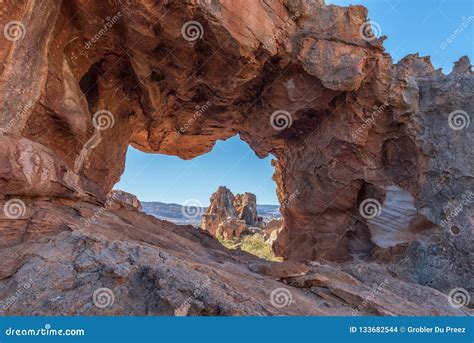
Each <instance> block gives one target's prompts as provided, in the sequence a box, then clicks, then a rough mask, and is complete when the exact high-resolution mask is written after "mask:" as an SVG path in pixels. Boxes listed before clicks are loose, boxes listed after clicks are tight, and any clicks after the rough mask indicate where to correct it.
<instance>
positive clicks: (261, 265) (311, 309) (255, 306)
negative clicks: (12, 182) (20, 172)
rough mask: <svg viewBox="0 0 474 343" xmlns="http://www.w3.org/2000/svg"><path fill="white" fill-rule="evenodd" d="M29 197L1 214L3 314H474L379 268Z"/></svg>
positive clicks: (122, 211) (131, 213)
mask: <svg viewBox="0 0 474 343" xmlns="http://www.w3.org/2000/svg"><path fill="white" fill-rule="evenodd" d="M23 200H24V204H25V207H26V209H27V211H26V212H25V213H24V215H23V216H21V218H19V219H16V220H12V219H9V218H5V217H3V216H2V217H0V225H1V227H2V240H1V241H0V313H1V314H2V315H180V316H183V315H374V314H395V315H404V314H411V315H413V314H417V315H466V314H469V312H468V310H466V309H456V308H453V307H451V306H450V305H449V300H448V297H446V296H445V295H444V294H442V293H441V292H439V291H437V290H434V289H432V288H429V287H424V286H419V285H416V284H411V283H407V282H403V281H400V280H398V279H394V278H392V277H391V276H390V274H389V272H388V270H387V269H386V268H385V267H382V266H380V265H376V264H367V263H364V264H362V265H361V264H357V263H348V264H346V265H344V266H345V267H344V268H346V269H347V270H346V271H343V270H342V268H341V266H338V267H334V266H331V265H327V264H326V263H322V264H317V265H315V266H317V268H316V267H315V266H306V265H304V264H301V263H299V264H297V265H296V264H295V262H286V263H282V264H278V263H269V262H264V261H261V260H259V259H258V258H256V257H255V256H253V255H249V254H246V253H244V252H241V251H234V252H230V251H229V250H227V249H226V248H224V247H223V246H222V245H220V244H219V243H218V242H217V241H216V240H215V239H214V238H213V237H212V236H209V234H207V233H206V232H203V231H199V230H196V229H195V228H194V227H192V226H178V225H175V224H172V223H169V222H166V221H162V220H159V219H156V218H154V217H152V216H148V215H146V214H144V213H143V212H138V210H137V209H135V208H133V207H132V206H124V207H121V208H118V209H115V208H114V206H110V207H108V208H106V209H104V207H102V206H99V205H95V204H91V203H89V202H81V201H79V202H78V201H72V200H66V199H52V198H34V199H27V198H24V199H23ZM110 203H114V204H115V201H113V200H111V201H110ZM4 204H5V201H4V200H0V205H1V206H4ZM190 252H191V253H190ZM361 267H364V268H362V269H361ZM315 273H316V274H317V275H315ZM305 275H307V276H305ZM332 275H337V276H338V278H337V279H334V278H333V277H332ZM302 278H303V279H302ZM385 279H386V280H385ZM384 280H385V281H384ZM282 281H283V282H284V283H282ZM285 283H286V284H285ZM375 284H377V285H378V284H382V285H381V287H382V288H383V292H378V291H377V292H376V293H375V295H373V294H372V293H373V291H374V290H376V288H375V286H374V285H375ZM316 286H317V287H316ZM282 289H284V290H282ZM407 289H408V290H410V292H407ZM272 292H273V294H274V295H272ZM277 292H279V294H280V295H279V296H278V297H277V296H276V295H275V294H276V293H277ZM379 293H380V294H379ZM94 294H95V295H94ZM318 294H320V295H318ZM275 304H276V305H275Z"/></svg>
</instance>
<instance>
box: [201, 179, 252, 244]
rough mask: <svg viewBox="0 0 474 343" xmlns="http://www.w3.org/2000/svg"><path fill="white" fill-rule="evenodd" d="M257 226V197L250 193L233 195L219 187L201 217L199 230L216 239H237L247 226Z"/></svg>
mask: <svg viewBox="0 0 474 343" xmlns="http://www.w3.org/2000/svg"><path fill="white" fill-rule="evenodd" d="M256 224H257V197H256V196H255V194H252V193H243V194H237V195H236V196H234V194H233V193H232V192H231V191H230V190H229V189H228V188H227V187H225V186H220V187H219V188H218V189H217V191H215V192H214V193H213V194H212V195H211V198H210V205H209V207H208V208H207V210H206V212H205V213H204V214H203V215H202V222H201V228H202V229H203V230H206V231H208V232H209V233H211V235H213V236H216V237H220V236H222V237H224V238H225V239H230V238H234V237H236V238H238V237H240V235H241V234H242V233H243V232H244V231H245V230H246V229H247V227H249V226H253V225H256Z"/></svg>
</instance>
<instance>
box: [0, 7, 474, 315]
mask: <svg viewBox="0 0 474 343" xmlns="http://www.w3.org/2000/svg"><path fill="white" fill-rule="evenodd" d="M0 24H1V26H2V27H3V28H4V30H3V33H4V35H3V36H2V37H0V39H1V41H2V45H1V46H2V49H0V61H1V62H2V63H0V132H1V136H0V187H1V193H2V197H3V201H5V204H6V203H7V202H8V204H9V205H11V204H16V205H20V206H16V207H14V209H19V210H20V212H19V214H21V216H18V217H17V214H18V213H17V212H12V213H10V212H8V211H4V212H5V213H8V214H9V215H8V218H7V219H5V218H2V222H1V227H0V234H1V237H0V238H1V241H2V242H4V243H3V244H4V245H2V247H3V248H2V250H1V251H0V253H1V254H2V256H7V257H8V256H10V255H11V256H14V257H13V258H7V257H5V258H4V259H2V263H3V264H4V266H3V267H2V269H1V274H2V275H3V278H2V281H1V282H2V287H3V290H5V292H7V293H8V291H6V290H12V289H14V288H15V287H17V286H18V285H19V284H21V283H23V282H26V281H25V280H27V277H29V276H28V275H29V274H31V273H30V272H31V271H32V270H37V269H36V267H38V266H44V267H45V268H47V269H48V274H47V275H43V273H39V274H38V275H39V276H40V277H44V279H43V280H42V282H41V283H39V286H38V287H39V288H38V289H36V292H37V293H36V294H37V297H36V298H35V297H34V293H28V294H30V298H28V299H29V300H28V301H29V304H31V306H22V307H21V308H20V307H14V308H15V310H13V309H12V310H11V311H10V313H16V314H19V313H26V311H31V313H33V312H34V311H39V312H41V311H42V310H39V309H40V308H43V309H44V308H47V309H48V310H44V311H43V313H46V312H47V313H50V314H55V313H66V312H67V311H71V312H73V313H91V311H92V307H88V308H82V307H81V308H77V306H78V305H75V304H76V302H75V301H74V300H71V299H69V300H67V301H64V299H59V300H57V299H56V300H55V298H53V297H51V289H59V290H69V289H71V287H82V286H84V285H85V286H84V287H86V288H85V289H86V291H84V292H83V293H81V294H83V295H84V296H85V294H89V291H90V290H91V288H87V287H92V284H91V280H95V281H94V283H93V284H94V285H98V284H99V283H102V282H105V281H107V282H109V281H110V282H112V280H115V277H117V278H119V277H122V276H120V275H122V274H121V273H122V271H121V269H120V268H119V269H120V270H119V271H118V272H115V269H114V267H112V266H113V265H115V264H114V263H118V264H120V263H123V264H125V265H126V266H127V267H128V265H127V263H128V264H130V261H136V260H134V258H137V259H138V260H141V259H142V258H143V259H144V260H143V261H145V262H143V263H142V262H140V263H142V264H141V266H145V267H144V269H139V270H140V272H139V273H137V274H133V273H132V274H126V273H125V274H124V275H125V276H123V279H124V280H127V285H128V286H131V288H133V286H134V285H136V284H138V285H140V286H141V287H143V288H140V291H143V292H148V293H149V294H150V296H152V295H156V294H157V293H159V294H160V296H164V295H163V293H165V291H166V290H167V286H166V282H168V281H163V278H162V275H163V274H164V273H165V272H164V269H161V268H162V266H161V265H160V266H159V267H154V266H152V265H153V263H155V262H154V261H155V257H156V256H159V254H158V253H157V250H160V248H157V247H154V248H149V247H148V246H141V245H142V244H144V243H143V242H141V241H140V239H142V238H143V237H144V236H143V235H145V234H144V233H143V230H144V229H143V227H142V226H140V225H139V224H138V222H137V224H136V226H135V224H133V220H137V221H141V220H145V219H143V218H146V217H142V216H144V215H138V214H135V215H133V216H132V218H129V219H127V220H123V221H122V220H121V219H117V218H121V217H120V216H119V217H117V214H113V213H112V212H109V211H112V210H113V209H105V210H103V211H102V212H103V213H102V212H101V214H102V215H103V217H104V218H103V219H101V220H104V221H105V222H104V223H103V225H101V226H98V228H99V227H100V228H101V229H102V228H104V230H107V228H109V229H111V228H110V225H115V224H114V221H116V220H119V221H120V223H121V224H120V225H122V224H123V226H120V227H122V228H127V229H129V231H131V232H129V233H127V234H128V235H130V239H131V241H130V242H125V241H124V242H121V241H120V240H119V239H117V237H115V238H114V234H111V235H109V236H108V237H107V235H106V233H103V235H104V237H102V236H101V235H102V234H101V233H100V232H99V231H100V230H97V232H94V233H93V234H92V233H85V232H84V230H86V229H90V228H91V227H92V226H93V221H90V220H89V221H87V220H86V221H85V222H84V223H83V224H84V227H82V228H78V226H81V225H79V223H82V222H81V221H77V220H78V217H75V216H77V215H78V214H77V212H78V211H79V212H80V213H82V212H84V213H82V214H80V215H81V216H82V215H84V216H85V215H88V214H86V212H88V211H89V210H87V208H89V207H91V206H92V207H93V206H99V205H102V206H103V205H104V204H106V202H107V201H108V198H107V196H108V195H109V194H110V191H111V190H112V187H113V185H114V184H115V183H116V182H117V181H118V180H119V178H120V175H121V174H122V172H123V169H124V160H125V154H126V149H127V147H128V146H129V145H132V146H134V147H135V148H137V149H140V150H141V151H145V152H153V153H162V154H169V155H175V156H179V157H181V158H184V159H190V158H193V157H196V156H199V155H201V154H204V153H206V152H208V151H210V150H211V149H212V147H213V146H214V144H215V142H216V140H218V139H226V138H229V137H231V136H234V135H236V134H239V135H240V137H241V138H242V139H243V140H244V141H246V142H247V143H248V144H249V145H250V147H251V148H252V149H253V150H254V151H255V153H256V154H257V155H258V156H260V157H265V156H267V155H268V154H270V153H271V154H273V155H274V156H275V157H276V159H277V160H276V162H275V163H274V165H275V174H274V179H275V181H276V183H277V190H278V197H279V200H280V203H281V205H282V207H281V212H282V214H283V216H284V227H283V229H282V230H281V232H280V234H279V235H278V237H277V239H276V241H275V243H274V247H275V252H276V253H277V254H279V255H280V256H282V257H284V258H285V259H288V260H297V261H305V260H316V259H325V260H332V261H339V262H344V263H346V262H347V261H349V260H351V259H353V258H356V257H361V258H364V259H366V260H370V259H372V260H377V261H379V260H383V262H384V263H385V267H386V268H390V272H391V273H392V274H393V275H396V276H397V277H398V278H403V280H404V281H403V282H408V283H410V284H411V283H415V284H421V285H426V286H430V287H433V288H437V289H439V290H442V291H443V292H445V293H446V294H447V293H449V291H450V290H451V289H453V288H455V287H461V288H464V289H467V290H468V291H469V292H470V293H471V294H472V293H473V291H474V289H473V286H472V285H473V284H474V282H472V281H473V280H472V264H473V260H474V258H473V251H472V246H473V245H472V243H473V237H472V236H473V231H472V219H471V218H472V206H471V207H470V206H469V204H470V202H471V200H472V199H471V198H472V197H471V194H472V174H473V168H472V158H470V157H471V156H470V154H471V147H472V145H473V144H472V143H473V139H472V125H469V120H470V116H471V115H472V113H473V112H474V101H473V98H474V91H473V90H474V75H473V72H472V69H471V64H470V62H469V60H468V59H467V57H463V58H461V59H460V60H459V61H458V62H457V63H456V64H455V67H454V69H453V71H452V72H451V73H450V74H449V75H445V74H443V73H442V72H441V71H440V70H435V69H434V67H433V66H432V64H431V62H430V60H429V57H420V56H418V55H417V54H414V55H409V56H407V57H405V58H404V59H402V60H401V61H399V62H398V63H397V64H394V63H393V61H392V59H391V57H390V55H389V54H387V53H386V52H385V51H384V48H383V39H377V38H376V37H373V35H371V34H370V33H368V31H367V30H365V29H366V28H367V25H368V23H367V10H366V9H365V8H364V7H362V6H350V7H339V6H327V5H325V4H324V2H323V0H275V1H271V2H267V1H244V0H238V1H234V0H220V1H204V0H189V1H178V0H171V1H148V0H146V1H134V0H127V1H125V0H124V1H122V0H116V1H108V2H107V1H89V2H84V1H79V0H71V1H53V0H44V1H32V0H24V1H9V2H7V4H6V5H5V4H4V5H3V7H2V11H1V15H0ZM394 190H395V191H394ZM397 194H398V195H402V197H397V196H395V197H393V195H397ZM393 199H395V201H394V200H393ZM396 199H401V203H398V202H397V201H396ZM368 200H370V201H369V202H367V201H368ZM22 203H27V204H28V206H26V209H25V208H24V207H23V206H21V204H22ZM367 204H369V205H370V206H366V205H367ZM78 208H79V209H78ZM100 208H104V207H100ZM380 208H381V210H380ZM33 209H34V214H33V212H32V211H33ZM366 210H369V211H366ZM384 211H385V214H384V215H382V216H381V217H379V218H378V219H375V218H376V217H377V215H379V214H380V213H384ZM125 212H126V213H128V212H127V211H125ZM134 213H135V212H134ZM390 214H396V215H397V216H401V218H398V219H397V221H396V223H397V225H396V229H395V228H393V230H395V231H397V232H390V239H380V237H381V236H383V235H384V232H388V231H390V230H392V228H391V227H390V226H387V225H386V224H385V223H381V222H380V221H381V220H382V219H384V218H386V219H384V220H389V219H388V218H389V217H390ZM245 216H246V215H245ZM245 216H244V217H245ZM11 218H16V219H15V220H12V219H11ZM74 218H75V219H74ZM101 218H102V216H101ZM130 220H131V221H130ZM146 220H148V219H146ZM122 222H123V223H122ZM74 223H75V225H76V226H74V229H73V228H71V226H72V225H73V224H74ZM86 223H88V225H85V224H86ZM147 225H148V224H147ZM149 225H150V226H147V229H146V230H148V231H147V234H146V235H145V236H146V237H147V238H143V239H144V240H149V239H151V238H149V237H153V239H157V240H159V239H160V238H159V236H160V235H156V234H155V233H154V230H155V229H154V228H153V225H155V222H153V224H149ZM86 226H87V227H86ZM389 229H390V230H389ZM156 230H157V229H156ZM393 230H392V231H393ZM398 231H400V232H398ZM169 235H170V236H166V237H168V238H169V237H171V236H173V237H172V239H174V240H175V241H174V242H172V240H171V238H170V240H169V241H167V242H168V243H167V244H169V245H170V246H172V247H173V248H172V249H169V251H171V250H173V249H176V250H177V251H183V250H185V249H184V248H183V247H182V245H180V244H185V243H184V242H183V239H182V238H180V237H179V236H176V235H174V234H171V233H170V234H169ZM98 237H101V238H100V239H99V238H98ZM161 239H164V238H161ZM25 242H26V243H25ZM153 242H158V241H153ZM381 242H382V243H381ZM25 244H26V246H25ZM153 244H155V243H153ZM156 244H158V246H159V243H156ZM196 244H198V243H196ZM377 244H381V246H378V245H377ZM111 245H116V246H119V247H120V249H122V250H121V252H120V254H115V255H114V254H113V253H112V252H111V249H112V248H111ZM81 246H82V247H84V249H87V251H88V252H89V253H90V254H86V255H84V256H83V257H80V258H79V262H78V263H79V266H78V267H76V266H75V264H74V263H73V262H72V261H74V260H75V258H77V256H79V255H80V249H82V248H80V247H81ZM141 249H143V250H141ZM148 249H152V250H153V252H151V253H150V254H151V255H147V254H148V252H149V250H148ZM12 251H15V252H17V253H18V254H14V255H13V254H12ZM24 252H28V254H26V255H25V253H24ZM101 252H104V253H105V252H107V253H110V254H112V256H113V259H112V260H113V261H114V262H113V263H112V262H111V260H107V259H105V258H104V257H103V256H104V255H102V254H101ZM142 253H143V255H142ZM90 256H95V257H94V258H95V259H93V260H92V261H90ZM150 256H152V257H150ZM176 256H177V257H176V258H175V259H173V262H170V263H172V264H173V268H175V269H174V270H175V273H176V274H179V275H181V273H185V272H184V271H182V270H179V267H178V262H177V260H178V259H181V258H183V259H186V258H189V256H187V255H186V254H185V253H184V252H183V253H182V254H181V253H179V254H177V255H176ZM186 256H187V257H186ZM59 257H60V258H59ZM149 258H150V259H151V260H153V263H151V262H150V263H148V261H151V260H147V259H149ZM58 260H61V263H57V261H58ZM63 260H64V261H70V263H67V262H64V263H63ZM98 264H99V265H100V267H98V268H96V266H97V265H98ZM89 267H90V268H92V269H91V270H89V269H88V268H89ZM140 268H141V267H140ZM190 269H192V267H190ZM125 270H126V271H128V270H129V269H127V268H125ZM131 270H134V269H133V268H132V269H131ZM117 273H118V274H117ZM196 273H201V272H199V271H196ZM83 274H84V275H83ZM204 274H205V273H203V274H202V275H204ZM115 275H119V276H115ZM127 275H134V276H133V278H131V279H130V278H128V276H127ZM226 275H227V274H226ZM242 275H243V274H242ZM245 275H246V274H245ZM66 276H67V277H66ZM89 277H90V278H91V279H89ZM176 277H178V276H176ZM226 278H227V276H223V280H224V279H226ZM244 279H245V278H243V280H244ZM38 280H40V279H38ZM223 280H222V282H223V283H226V282H225V281H223ZM203 281H204V280H203ZM114 282H115V281H114ZM245 282H253V281H250V280H247V279H245ZM361 282H362V281H361ZM400 282H401V281H400ZM163 283H164V285H163ZM242 283H244V281H242ZM157 285H159V287H157ZM272 285H274V284H272ZM328 285H329V284H328ZM248 286H249V285H248V284H247V285H245V287H243V285H242V287H243V288H245V289H246V290H248V289H249V288H251V287H248ZM46 287H50V288H49V292H50V293H49V294H48V293H47V291H46ZM121 287H123V288H120V292H121V294H122V292H123V293H125V292H126V291H125V289H126V288H125V286H121ZM315 287H316V286H315ZM317 287H319V286H317ZM329 287H330V288H331V287H332V286H329ZM400 287H401V288H400V289H407V287H409V286H407V285H406V284H403V286H400ZM410 287H411V286H410ZM419 287H424V286H419ZM157 288H158V290H157ZM73 289H75V288H73ZM354 289H358V290H361V288H360V287H358V286H357V287H355V288H353V290H354ZM410 289H412V288H410ZM413 289H417V291H418V289H419V288H418V286H417V287H415V288H413ZM161 290H163V291H161ZM240 291H241V290H239V291H235V293H232V294H234V295H235V294H245V292H243V293H239V292H240ZM332 291H334V292H336V293H338V294H339V295H338V296H339V297H340V298H342V299H344V296H341V292H345V294H347V293H348V292H350V290H347V289H344V290H336V288H334V287H332ZM422 291H426V289H425V288H423V289H422ZM31 292H32V291H31ZM68 292H69V291H68ZM75 292H76V291H70V293H71V296H77V297H78V298H77V299H79V298H80V297H79V295H77V294H79V293H75ZM432 292H436V291H432V289H431V288H429V292H428V293H429V294H434V293H432ZM55 293H56V292H55ZM173 294H174V293H173ZM320 294H321V296H326V295H327V293H326V291H324V292H320ZM436 294H438V293H436ZM397 295H398V296H401V295H400V294H398V293H397ZM63 296H64V297H65V295H63ZM328 296H329V295H328ZM430 296H431V295H430ZM433 296H434V295H433ZM219 297H220V296H217V295H216V298H214V299H217V298H219ZM165 298H166V300H164V303H166V304H165V305H163V303H156V304H153V305H152V307H151V308H148V311H149V313H168V312H169V311H172V309H173V308H174V307H173V306H174V304H175V303H176V301H174V300H172V299H171V298H169V297H167V296H165ZM298 298H299V299H304V300H301V302H304V303H305V304H308V302H307V298H306V296H305V295H303V293H302V292H301V293H298ZM438 298H439V297H438ZM438 298H437V299H438ZM471 298H474V297H472V296H471ZM77 299H76V300H77ZM81 299H82V298H81ZM121 299H123V301H124V303H121V304H120V306H121V308H122V310H117V312H116V313H128V312H127V311H128V310H127V309H126V308H129V306H128V305H129V303H127V302H128V301H130V302H132V301H133V300H137V298H136V297H135V295H134V294H129V295H123V298H121ZM229 299H230V298H229ZM346 300H347V297H346ZM137 301H138V300H137ZM234 301H237V300H235V299H234ZM240 301H246V300H245V299H241V300H240ZM351 301H353V299H352V300H351ZM410 301H415V300H410ZM440 301H441V300H440ZM415 302H416V301H415ZM171 303H173V306H172V305H169V304H171ZM229 303H230V300H229ZM35 304H36V305H35ZM252 304H253V301H252ZM313 305H314V304H313V303H311V306H304V305H301V307H300V309H303V310H301V311H304V310H308V313H314V312H315V311H316V310H314V309H315V308H316V307H315V306H313ZM15 306H19V304H17V305H15ZM143 306H145V305H143ZM193 306H194V305H193ZM196 306H198V305H196ZM199 306H201V305H199ZM199 306H198V307H199ZM206 306H207V305H206ZM252 306H253V305H252ZM384 306H385V305H384ZM139 308H140V306H139ZM191 308H192V311H191V312H190V313H201V314H202V313H220V314H228V313H234V312H233V311H234V309H232V310H230V309H229V308H227V309H226V308H221V309H218V306H217V305H216V306H215V307H214V308H213V310H212V311H211V310H210V308H209V307H208V308H206V310H205V311H204V310H202V311H199V310H195V307H191ZM264 308H265V307H264V305H263V304H261V303H260V304H257V303H256V302H255V307H253V309H252V310H248V311H244V310H242V311H241V312H239V311H240V310H237V312H239V313H260V314H261V313H267V314H268V313H269V312H268V310H264ZM309 308H311V309H313V310H309ZM21 309H23V310H21ZM444 310H446V309H444V308H443V309H442V310H440V312H443V313H447V312H449V311H447V310H446V311H447V312H444ZM22 311H24V312H22ZM55 311H56V312H55ZM193 311H194V312H193ZM203 311H204V312H203ZM206 311H207V312H206ZM384 311H385V310H384ZM145 312H146V311H145ZM336 312H337V311H335V312H332V313H336ZM395 312H396V311H395ZM395 312H392V313H395ZM141 313H142V312H141ZM292 313H293V314H294V313H300V312H298V311H297V312H292ZM338 313H343V312H338ZM379 313H382V312H379ZM384 313H386V312H384ZM400 313H402V312H400ZM403 313H405V312H403ZM423 313H427V312H423Z"/></svg>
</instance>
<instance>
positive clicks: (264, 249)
mask: <svg viewBox="0 0 474 343" xmlns="http://www.w3.org/2000/svg"><path fill="white" fill-rule="evenodd" d="M217 239H218V240H219V242H220V243H221V244H222V245H223V246H225V247H226V248H227V249H238V248H240V250H243V251H246V252H248V253H249V254H252V255H255V256H257V257H260V258H263V259H265V260H269V261H281V260H282V259H281V258H280V257H276V256H275V255H274V254H273V251H272V248H271V246H270V245H269V244H267V243H265V240H264V239H263V236H262V235H259V234H254V235H245V236H242V237H241V238H240V239H232V240H229V239H224V238H223V237H217Z"/></svg>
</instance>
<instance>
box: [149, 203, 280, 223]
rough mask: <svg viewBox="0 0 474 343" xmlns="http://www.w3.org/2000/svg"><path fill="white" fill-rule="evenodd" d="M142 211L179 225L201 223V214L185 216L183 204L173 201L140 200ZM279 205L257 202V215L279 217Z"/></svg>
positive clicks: (268, 217)
mask: <svg viewBox="0 0 474 343" xmlns="http://www.w3.org/2000/svg"><path fill="white" fill-rule="evenodd" d="M141 204H142V208H143V211H144V212H145V213H147V214H149V215H152V216H155V217H157V218H159V219H164V220H167V221H170V222H172V223H175V224H179V225H185V224H189V225H194V226H199V224H200V223H201V215H198V216H196V217H195V218H187V217H186V216H185V215H184V213H185V211H183V206H182V205H180V204H175V203H170V204H167V203H163V202H159V201H142V202H141ZM279 207H280V205H265V204H262V205H259V204H257V215H258V216H260V217H263V220H264V221H266V220H270V219H273V218H280V217H281V214H280V210H279ZM206 209H207V207H200V208H198V210H199V211H197V212H198V213H199V214H203V213H204V212H206Z"/></svg>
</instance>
